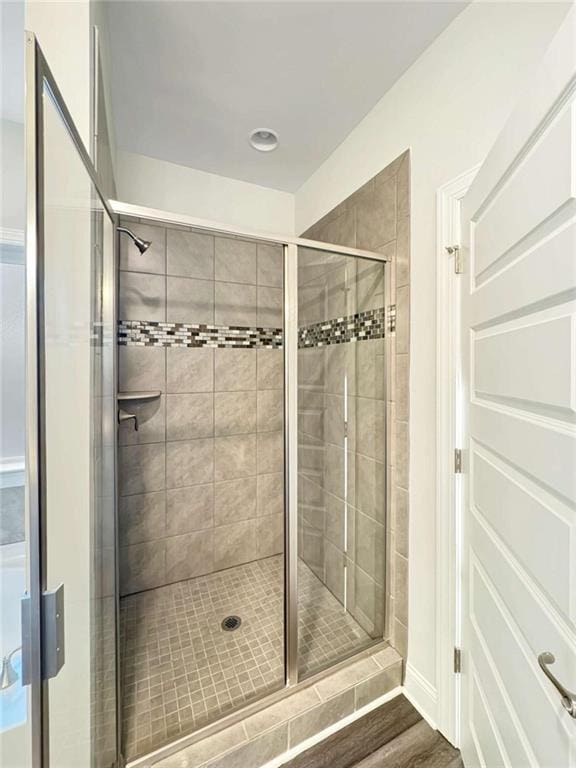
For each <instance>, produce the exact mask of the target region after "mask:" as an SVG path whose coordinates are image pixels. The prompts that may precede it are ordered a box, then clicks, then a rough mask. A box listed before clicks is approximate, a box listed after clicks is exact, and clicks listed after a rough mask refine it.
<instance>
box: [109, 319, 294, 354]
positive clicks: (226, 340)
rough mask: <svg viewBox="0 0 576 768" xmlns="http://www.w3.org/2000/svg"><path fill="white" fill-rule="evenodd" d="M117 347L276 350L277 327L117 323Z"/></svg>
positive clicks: (279, 333) (279, 336)
mask: <svg viewBox="0 0 576 768" xmlns="http://www.w3.org/2000/svg"><path fill="white" fill-rule="evenodd" d="M118 344H120V345H122V346H128V347H129V346H140V347H219V348H225V347H243V348H247V349H260V348H263V349H279V348H280V347H282V329H281V328H247V327H242V326H235V325H203V324H193V323H167V322H161V321H148V320H120V322H119V324H118Z"/></svg>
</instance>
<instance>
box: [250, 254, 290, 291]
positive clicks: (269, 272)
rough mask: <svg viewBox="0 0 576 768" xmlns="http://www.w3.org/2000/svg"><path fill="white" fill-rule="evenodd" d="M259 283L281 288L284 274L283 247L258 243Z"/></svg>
mask: <svg viewBox="0 0 576 768" xmlns="http://www.w3.org/2000/svg"><path fill="white" fill-rule="evenodd" d="M256 250H257V278H256V279H257V283H258V285H272V286H275V287H276V288H281V287H282V283H283V273H284V255H283V249H282V246H281V245H269V244H268V243H258V244H257V247H256Z"/></svg>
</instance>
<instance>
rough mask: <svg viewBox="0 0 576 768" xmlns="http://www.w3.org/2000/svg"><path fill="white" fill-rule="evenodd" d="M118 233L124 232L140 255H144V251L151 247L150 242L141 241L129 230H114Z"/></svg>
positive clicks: (124, 228) (122, 228)
mask: <svg viewBox="0 0 576 768" xmlns="http://www.w3.org/2000/svg"><path fill="white" fill-rule="evenodd" d="M116 229H117V230H118V232H124V234H126V235H128V237H130V238H131V239H132V241H133V243H134V245H135V246H136V248H138V250H139V251H140V253H144V251H147V250H148V248H150V246H151V245H152V243H151V242H150V240H143V239H142V238H141V237H138V236H137V235H135V234H134V232H131V231H130V230H129V229H126V227H117V228H116Z"/></svg>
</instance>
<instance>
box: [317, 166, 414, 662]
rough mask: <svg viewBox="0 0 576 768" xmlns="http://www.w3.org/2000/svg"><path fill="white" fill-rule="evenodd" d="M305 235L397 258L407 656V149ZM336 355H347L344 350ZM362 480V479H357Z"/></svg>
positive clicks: (390, 410)
mask: <svg viewBox="0 0 576 768" xmlns="http://www.w3.org/2000/svg"><path fill="white" fill-rule="evenodd" d="M304 236H305V237H310V238H312V239H314V240H321V241H324V242H330V243H336V244H338V245H344V246H350V247H356V248H366V249H369V250H375V251H379V252H382V253H386V254H388V255H389V256H390V257H391V259H392V261H391V267H390V269H389V270H388V279H387V281H386V296H385V304H386V306H387V307H391V306H392V307H395V310H396V311H395V315H396V323H395V331H394V332H393V333H391V334H389V335H388V337H387V339H386V342H385V343H386V344H388V345H389V352H390V357H389V359H390V361H391V365H390V367H389V370H388V372H387V377H386V401H387V402H386V413H387V421H388V425H389V426H388V430H387V432H388V438H389V444H388V446H387V451H386V465H387V467H386V468H387V476H388V481H387V487H386V508H387V510H388V513H387V515H386V580H385V584H386V631H385V635H386V637H387V638H389V639H390V641H391V642H392V644H393V645H394V647H395V648H396V649H397V650H398V651H399V653H400V654H401V655H402V656H403V657H404V658H406V651H407V648H406V646H407V624H408V507H409V505H408V467H409V442H408V426H409V367H410V366H409V360H410V358H409V352H410V349H409V328H410V324H409V318H410V153H409V152H408V151H407V152H405V153H404V154H402V155H400V156H399V157H398V158H397V159H396V160H394V161H393V162H392V163H391V164H390V165H388V166H387V167H386V168H384V169H383V170H382V171H381V172H380V173H378V174H377V175H376V176H374V178H372V179H370V180H369V181H368V182H367V183H366V184H364V185H363V186H362V187H360V188H359V189H358V190H356V191H355V192H354V193H353V194H352V195H350V196H349V197H348V198H346V200H344V201H342V202H341V203H340V204H339V205H337V206H336V207H335V208H334V209H332V210H331V211H330V212H329V213H328V214H326V216H324V217H323V218H322V219H321V220H320V221H318V222H317V223H316V224H314V226H312V227H311V228H310V229H308V230H307V232H306V233H305V234H304ZM339 354H342V353H341V352H340V353H339ZM359 482H360V479H359V478H357V483H359Z"/></svg>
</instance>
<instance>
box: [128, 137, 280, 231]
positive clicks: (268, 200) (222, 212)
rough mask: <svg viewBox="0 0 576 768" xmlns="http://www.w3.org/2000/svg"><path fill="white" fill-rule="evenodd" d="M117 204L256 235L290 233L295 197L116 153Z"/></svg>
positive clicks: (135, 156) (141, 157) (188, 169)
mask: <svg viewBox="0 0 576 768" xmlns="http://www.w3.org/2000/svg"><path fill="white" fill-rule="evenodd" d="M116 184H117V187H118V199H119V200H121V201H122V202H125V203H132V204H134V205H143V206H146V207H147V208H158V209H160V210H165V211H171V212H174V213H183V214H186V215H188V216H194V217H197V218H200V219H208V220H210V221H214V222H219V223H221V224H229V225H231V226H238V227H242V228H246V229H253V230H255V231H257V232H266V233H269V234H270V233H273V234H290V235H291V234H293V232H294V196H293V195H292V194H290V193H289V192H280V191H278V190H275V189H269V188H266V187H259V186H258V185H257V184H249V183H248V182H245V181H238V180H237V179H229V178H227V177H225V176H217V175H216V174H214V173H205V172H204V171H196V170H194V169H193V168H187V167H186V166H183V165H176V164H175V163H167V162H165V161H164V160H156V159H155V158H151V157H144V155H135V154H132V153H130V152H122V151H118V152H117V155H116Z"/></svg>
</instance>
